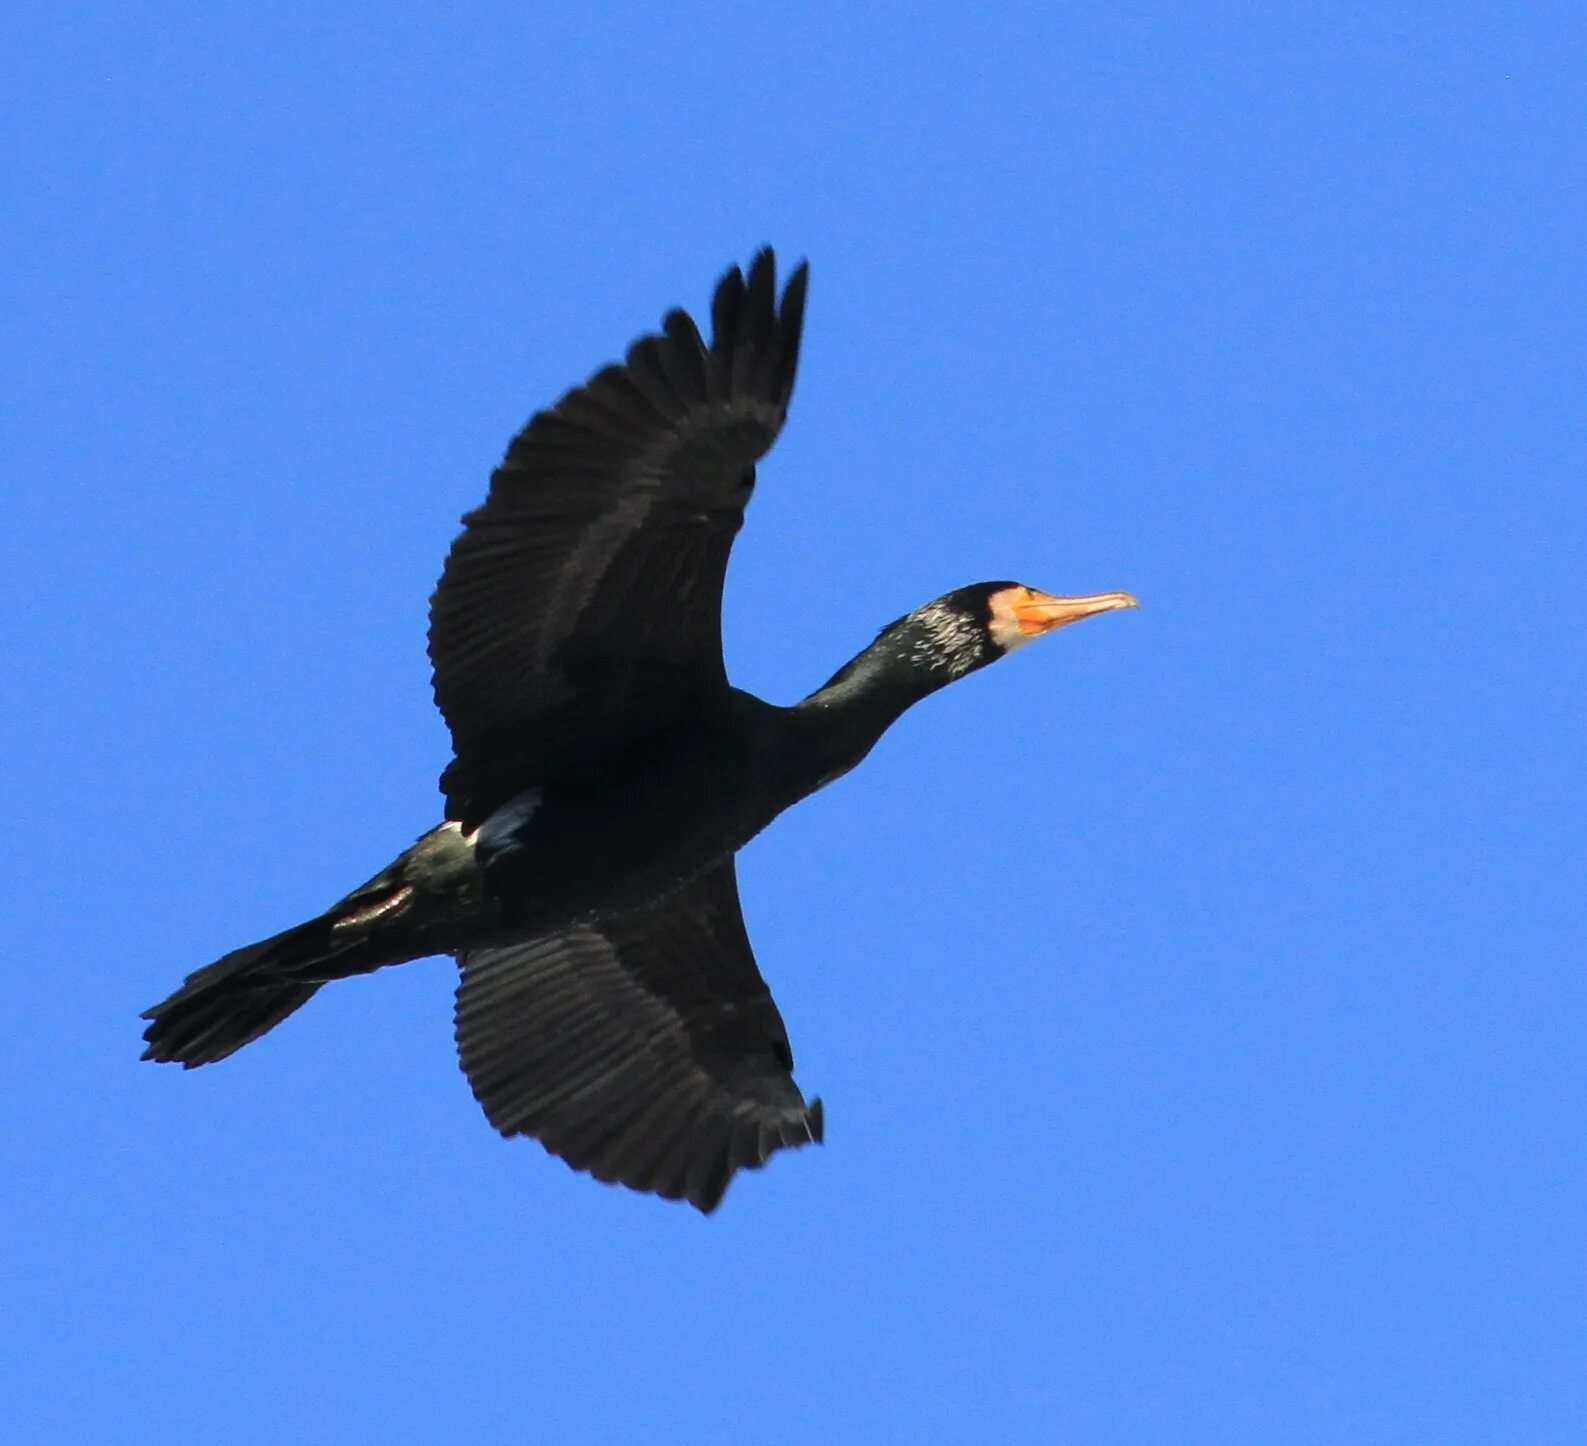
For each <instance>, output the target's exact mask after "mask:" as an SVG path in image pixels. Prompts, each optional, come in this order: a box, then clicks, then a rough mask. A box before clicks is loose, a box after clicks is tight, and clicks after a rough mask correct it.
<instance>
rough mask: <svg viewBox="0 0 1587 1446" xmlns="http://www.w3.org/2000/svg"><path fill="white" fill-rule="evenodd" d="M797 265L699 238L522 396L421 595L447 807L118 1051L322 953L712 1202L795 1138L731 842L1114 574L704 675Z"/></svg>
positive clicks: (535, 1125) (541, 1102) (640, 1163)
mask: <svg viewBox="0 0 1587 1446" xmlns="http://www.w3.org/2000/svg"><path fill="white" fill-rule="evenodd" d="M806 279H807V268H806V267H805V266H804V265H802V264H801V265H800V266H798V267H797V268H796V269H795V270H794V272H793V274H792V276H791V277H790V278H789V279H788V282H787V286H786V288H785V289H784V290H783V293H782V297H781V300H780V302H779V299H778V296H777V288H776V280H775V264H774V261H773V258H772V252H771V250H770V249H769V248H768V249H766V250H763V251H761V252H760V253H759V254H758V255H757V256H756V257H755V259H754V261H753V263H752V264H751V266H750V268H749V274H748V276H747V277H746V276H745V275H744V274H743V273H742V272H740V271H739V270H738V268H736V267H734V268H733V269H731V270H729V271H728V272H727V274H726V275H725V276H724V277H723V278H722V280H721V282H720V284H719V285H718V286H717V288H716V293H715V297H714V300H713V301H712V304H711V341H710V345H706V343H705V342H704V341H703V340H702V339H701V336H700V332H699V331H698V329H697V328H696V326H695V324H694V322H693V320H692V319H691V318H690V317H689V316H688V314H687V313H685V312H683V311H672V312H670V313H669V314H668V315H667V316H666V318H665V319H664V320H663V322H662V329H661V331H660V332H659V333H658V334H655V335H650V336H645V337H642V338H641V339H640V340H639V341H637V342H635V343H634V345H633V346H632V347H631V348H630V349H629V351H628V355H627V357H626V359H625V360H624V362H623V363H622V364H621V365H613V366H608V367H607V368H606V369H605V370H604V371H601V372H598V373H596V375H595V376H593V377H592V378H591V379H590V380H589V381H588V382H587V383H585V385H584V386H582V387H577V388H575V389H574V390H573V391H570V392H569V393H568V394H567V395H566V396H564V397H563V398H562V400H561V401H559V402H558V403H557V404H556V405H555V406H554V407H552V408H550V409H549V410H547V411H543V412H540V413H539V414H537V415H536V416H535V417H534V418H532V419H531V421H530V422H529V424H528V426H526V427H525V428H524V430H523V431H522V432H521V433H519V435H518V436H517V437H516V438H515V439H514V440H513V442H512V444H511V446H509V447H508V449H507V455H506V457H505V459H504V460H503V462H502V464H501V466H500V467H499V468H497V470H496V472H495V474H494V475H493V476H492V478H491V483H490V490H489V494H488V495H487V497H486V499H485V502H484V505H483V506H481V507H479V508H478V509H477V510H476V511H474V512H471V513H469V514H468V515H467V516H465V517H464V518H463V523H464V531H463V532H462V534H461V535H460V536H459V537H458V539H457V540H456V542H454V543H453V545H452V550H451V553H450V555H449V556H448V558H447V560H446V566H445V569H444V571H443V572H442V574H441V581H440V583H439V585H438V586H437V588H436V591H435V595H434V597H433V598H432V599H431V604H430V640H429V651H430V660H431V662H432V664H433V665H434V683H435V699H436V703H437V704H438V705H439V707H440V710H441V712H442V714H443V715H444V716H445V718H446V721H447V724H448V725H449V727H450V729H451V733H452V742H453V747H454V752H455V755H456V756H455V757H454V758H453V760H452V762H451V763H450V764H448V765H447V768H446V770H445V772H444V773H443V774H442V775H441V790H442V792H443V793H444V794H445V796H446V819H445V821H444V822H443V823H442V824H441V825H440V826H439V827H437V828H434V829H432V830H431V831H430V832H429V833H427V834H425V835H424V837H423V838H421V839H420V840H419V841H418V842H417V843H416V844H414V846H413V847H412V848H410V849H408V850H407V852H405V853H404V854H402V855H401V856H400V857H399V858H398V859H397V860H396V861H395V862H394V863H392V864H391V865H389V866H388V867H387V868H384V869H382V870H381V871H380V872H379V873H378V874H376V875H375V876H374V878H372V879H370V880H369V882H368V883H366V884H362V885H360V886H359V887H358V888H356V889H354V890H353V892H352V893H350V894H349V895H348V896H347V897H346V898H345V899H343V900H341V902H340V903H337V904H333V905H332V906H331V907H330V908H329V909H328V910H326V912H325V913H323V914H321V915H320V916H319V917H318V918H316V919H311V920H310V921H309V922H308V923H306V924H300V925H298V926H297V927H296V928H294V929H288V930H286V931H285V932H284V933H281V934H277V935H276V936H275V937H273V938H270V939H266V940H264V941H263V942H261V943H258V944H250V945H249V946H247V947H246V948H243V949H237V950H235V951H233V952H232V953H230V954H227V955H226V956H225V957H224V958H222V959H219V960H217V961H216V962H215V963H213V964H211V965H209V966H208V967H207V968H203V969H200V970H198V971H197V972H196V973H194V974H191V975H189V976H188V978H187V981H186V983H184V984H183V985H182V987H181V988H180V989H178V990H177V991H176V992H175V993H174V994H172V995H171V996H170V998H168V999H166V1000H165V1001H164V1003H162V1004H157V1005H156V1006H155V1007H154V1008H153V1009H150V1010H149V1011H148V1012H147V1013H146V1014H145V1015H144V1018H145V1019H148V1020H150V1021H152V1022H151V1023H150V1025H149V1027H148V1029H147V1030H146V1031H145V1033H144V1038H145V1039H146V1040H147V1041H148V1049H147V1050H146V1051H145V1053H144V1056H143V1057H144V1058H145V1059H152V1060H160V1061H174V1062H178V1063H180V1064H182V1065H184V1066H186V1067H188V1068H192V1067H194V1066H196V1065H202V1064H211V1063H213V1062H214V1061H216V1060H220V1059H225V1058H226V1056H227V1055H229V1054H232V1053H233V1052H234V1051H236V1050H238V1049H240V1048H242V1046H243V1045H245V1044H248V1043H249V1042H250V1041H252V1040H255V1039H257V1038H259V1036H260V1035H262V1034H264V1033H265V1032H266V1031H267V1030H270V1029H273V1028H274V1027H275V1026H276V1025H278V1024H279V1023H280V1022H281V1021H282V1020H283V1019H285V1018H286V1017H287V1016H288V1015H289V1014H291V1013H292V1012H293V1011H294V1010H296V1009H298V1008H299V1007H301V1006H302V1005H303V1004H305V1003H306V1002H307V1001H308V999H309V998H310V996H312V995H313V994H314V992H315V991H316V990H317V989H318V988H319V987H320V986H321V985H322V984H325V983H327V982H328V981H330V980H333V979H343V978H347V977H349V976H351V975H354V974H368V973H370V972H371V971H373V970H375V969H380V968H383V967H385V966H386V965H388V964H401V963H405V962H407V961H408V960H411V959H419V958H422V957H424V956H426V955H430V954H452V955H455V956H456V958H457V961H458V963H459V965H460V966H461V969H462V979H461V983H460V984H459V987H458V991H457V1009H456V1037H457V1046H458V1052H459V1056H460V1058H461V1062H462V1067H463V1070H464V1072H465V1074H466V1075H467V1076H468V1080H469V1084H470V1085H471V1086H472V1088H473V1091H474V1095H475V1097H476V1098H477V1099H478V1100H479V1102H480V1104H481V1105H482V1106H483V1107H484V1111H485V1114H486V1115H487V1117H488V1118H489V1119H490V1122H491V1124H493V1125H494V1126H495V1127H496V1128H497V1129H498V1130H499V1131H500V1132H501V1133H502V1134H503V1135H531V1136H533V1137H534V1138H536V1139H538V1140H539V1141H540V1142H541V1144H543V1145H544V1146H545V1148H546V1149H547V1150H549V1151H551V1152H552V1153H553V1154H556V1155H560V1156H561V1157H562V1158H563V1159H564V1160H566V1161H567V1163H568V1164H569V1165H571V1166H573V1168H575V1169H577V1170H585V1171H588V1172H589V1173H590V1174H592V1175H594V1176H595V1177H596V1178H597V1179H599V1180H605V1181H609V1182H619V1183H621V1184H624V1185H627V1186H629V1187H630V1188H632V1189H635V1190H643V1191H652V1192H654V1193H655V1194H657V1195H661V1196H663V1197H665V1198H667V1199H669V1200H678V1199H682V1200H687V1201H689V1202H690V1203H691V1204H693V1205H695V1206H696V1207H698V1208H699V1209H700V1210H702V1211H707V1212H709V1211H710V1210H712V1209H714V1208H715V1207H716V1205H717V1203H718V1202H719V1201H720V1200H721V1198H722V1194H723V1191H724V1190H725V1189H726V1188H727V1185H728V1182H729V1181H730V1180H731V1178H732V1176H733V1174H734V1172H735V1171H737V1170H739V1169H741V1168H744V1167H746V1166H747V1167H751V1168H754V1167H758V1166H760V1165H763V1164H764V1163H765V1162H766V1160H767V1159H768V1158H769V1157H770V1156H771V1155H772V1154H773V1153H774V1152H775V1151H776V1150H779V1149H782V1148H788V1147H794V1146H798V1145H803V1144H806V1143H809V1142H812V1141H815V1142H819V1141H820V1139H821V1137H822V1113H821V1102H820V1101H819V1100H815V1101H813V1102H811V1103H810V1104H808V1105H807V1104H806V1103H805V1100H804V1097H803V1095H801V1093H800V1092H799V1089H798V1087H797V1086H796V1085H795V1084H794V1082H793V1077H792V1070H793V1057H792V1055H791V1053H790V1052H789V1048H788V1036H787V1033H786V1031H785V1030H784V1028H783V1022H782V1019H781V1017H780V1016H779V1015H778V1013H777V1007H776V1005H775V1004H773V1003H772V999H771V995H770V993H769V992H768V990H767V988H766V985H765V983H764V981H763V980H762V979H761V976H760V973H759V971H758V970H757V969H756V967H755V959H754V955H753V954H752V952H751V950H750V943H749V939H748V937H747V935H746V934H745V931H744V920H743V916H742V915H741V913H740V911H739V901H738V887H737V883H736V881H735V877H734V871H733V856H734V854H735V853H736V852H737V851H738V850H739V849H740V848H742V847H743V846H744V845H745V844H746V843H748V842H749V840H750V839H752V838H753V837H754V836H755V835H756V834H757V833H759V832H760V831H761V829H763V828H765V827H766V825H767V824H768V823H770V822H771V821H772V820H773V819H774V818H776V817H777V815H778V814H780V813H781V812H782V811H783V810H784V809H785V808H788V807H789V806H790V805H792V804H794V803H797V802H798V801H799V800H800V799H801V798H804V797H806V796H807V795H808V794H811V793H813V792H815V790H817V789H818V788H822V787H824V786H825V785H826V784H828V783H830V782H831V781H832V780H833V779H835V778H837V777H839V776H840V775H841V774H843V773H845V772H847V771H848V770H849V769H851V768H853V767H854V765H855V764H857V763H858V762H859V761H860V760H861V759H862V758H864V757H865V755H866V754H867V753H868V752H869V751H870V749H871V747H872V745H873V744H875V742H876V741H877V739H878V738H879V737H880V736H881V735H882V733H883V732H884V731H885V730H886V729H887V728H888V727H889V726H890V725H891V724H892V723H893V722H894V721H895V720H896V719H897V718H898V717H899V716H900V714H902V713H903V712H904V710H905V709H906V708H908V707H910V706H911V705H912V704H914V703H917V702H919V701H920V700H921V699H922V698H924V697H926V696H927V695H928V694H930V693H934V692H935V691H936V690H937V689H939V688H941V687H943V686H945V685H946V684H948V683H951V682H953V681H954V680H955V679H957V678H962V677H964V676H965V674H967V673H970V672H973V671H974V670H975V669H977V668H981V667H984V666H985V665H986V664H988V663H991V662H994V661H996V660H997V659H998V658H1001V657H1002V656H1003V655H1004V654H1005V653H1008V652H1011V651H1012V650H1013V649H1014V648H1016V647H1019V646H1021V645H1022V644H1024V643H1027V642H1029V641H1030V640H1031V639H1033V638H1036V637H1039V636H1041V635H1042V634H1044V633H1049V632H1052V631H1053V630H1054V629H1056V628H1059V627H1062V626H1063V625H1065V624H1066V623H1071V622H1074V621H1075V620H1077V619H1079V618H1084V617H1090V616H1091V615H1092V614H1094V613H1100V612H1105V611H1107V610H1109V609H1112V608H1123V607H1133V606H1134V605H1135V600H1134V599H1133V598H1132V597H1130V596H1129V595H1128V594H1126V593H1122V592H1109V593H1102V594H1099V595H1096V596H1092V597H1071V598H1060V597H1050V596H1048V595H1047V594H1046V593H1042V592H1037V591H1036V590H1035V589H1033V588H1028V587H1024V586H1021V585H1019V584H1017V583H1013V582H983V583H977V584H975V585H973V586H970V587H961V588H958V589H956V590H955V591H953V592H950V593H948V594H946V595H945V596H943V597H939V598H937V599H936V600H935V601H933V602H929V603H927V604H926V605H925V606H924V607H920V608H917V609H916V610H915V611H914V612H912V613H909V614H908V615H907V616H905V617H902V618H900V619H899V620H898V621H897V622H895V623H892V624H890V625H889V626H887V627H886V628H883V629H882V631H881V633H880V635H879V636H878V637H877V639H876V641H875V642H873V643H872V644H871V645H870V646H869V647H868V648H866V649H865V650H864V651H863V652H861V653H860V654H859V655H858V656H857V657H855V658H853V659H852V660H851V661H849V662H848V663H846V664H844V666H843V667H842V668H840V669H839V670H838V671H837V673H835V674H834V675H833V677H832V678H831V679H830V680H829V681H828V682H827V683H825V684H824V685H823V686H822V687H820V688H818V689H817V690H816V691H815V692H814V693H812V694H811V695H810V696H809V697H808V698H806V699H804V701H803V702H800V703H797V704H795V705H794V706H792V707H788V708H783V707H776V706H774V705H773V704H770V703H766V702H763V701H762V700H761V699H759V698H756V697H753V696H752V695H750V694H748V693H744V692H741V691H739V690H738V689H736V688H734V687H732V686H731V685H730V684H729V683H728V681H727V675H726V672H725V670H724V668H723V663H722V640H721V628H720V611H721V600H722V582H723V576H724V574H725V572H726V568H727V558H728V552H729V550H730V549H731V547H732V545H733V538H734V536H735V534H737V532H738V530H739V527H740V526H741V525H742V523H743V520H744V507H745V504H746V503H748V501H749V499H750V495H751V493H752V492H753V490H754V486H755V464H756V463H757V462H758V461H759V460H760V458H761V457H762V456H763V455H764V454H765V453H766V451H767V450H768V449H769V448H770V447H771V445H772V443H773V442H774V441H775V440H776V437H777V434H778V432H779V431H780V430H781V428H782V425H783V419H784V417H785V415H786V413H787V408H788V399H789V396H790V394H791V393H792V391H793V385H794V369H795V365H796V363H797V361H798V357H799V338H800V331H801V326H802V322H803V316H804V304H805V285H806Z"/></svg>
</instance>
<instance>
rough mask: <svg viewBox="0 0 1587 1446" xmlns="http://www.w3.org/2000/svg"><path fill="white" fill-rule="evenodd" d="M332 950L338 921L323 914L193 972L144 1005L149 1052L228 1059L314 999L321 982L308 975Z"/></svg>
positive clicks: (175, 1058)
mask: <svg viewBox="0 0 1587 1446" xmlns="http://www.w3.org/2000/svg"><path fill="white" fill-rule="evenodd" d="M330 950H331V920H330V917H329V916H328V915H321V916H320V917H319V918H318V919H311V920H309V922H308V923H306V924H299V925H298V926H297V928H295V929H288V930H287V931H286V932H285V933H282V934H277V935H275V936H274V937H273V938H270V939H265V940H263V941H261V942H260V943H258V944H249V945H248V946H247V947H246V948H242V949H234V950H232V952H231V953H230V954H227V955H226V956H225V957H224V958H222V959H217V960H216V961H215V962H214V963H213V964H207V965H205V967H204V968H202V969H200V970H198V971H197V972H196V973H193V974H189V975H188V976H187V979H186V981H185V982H184V983H183V985H182V987H181V988H180V989H178V990H177V991H176V993H175V994H173V995H171V997H170V998H169V999H167V1000H165V1001H164V1002H163V1003H160V1004H156V1005H155V1006H154V1008H153V1009H147V1010H145V1011H144V1013H143V1017H144V1018H145V1019H147V1020H149V1021H150V1024H149V1027H148V1028H147V1029H146V1030H144V1032H143V1037H144V1039H145V1040H146V1041H147V1042H148V1046H149V1047H148V1048H147V1049H146V1050H144V1052H143V1057H144V1058H145V1059H152V1060H158V1061H160V1062H161V1063H162V1064H164V1063H177V1064H181V1065H182V1066H183V1067H184V1068H186V1069H192V1068H194V1066H196V1065H201V1064H213V1063H214V1062H215V1061H216V1060H218V1059H225V1058H226V1056H227V1055H229V1054H232V1053H234V1052H235V1051H236V1050H239V1049H241V1048H242V1047H243V1045H245V1044H250V1043H252V1042H253V1041H254V1040H256V1039H258V1038H259V1036H260V1035H261V1034H264V1033H266V1032H267V1031H268V1030H272V1029H274V1028H275V1027H276V1025H278V1024H280V1023H281V1021H282V1020H283V1019H285V1018H286V1017H287V1015H289V1014H291V1013H292V1012H293V1011H294V1010H296V1009H299V1008H301V1007H302V1006H303V1005H304V1004H307V1003H308V1001H309V1000H310V999H311V998H313V996H314V992H315V990H317V989H318V988H319V987H320V984H319V982H312V983H311V982H305V981H304V980H303V978H302V977H301V976H302V975H303V974H305V973H309V974H312V973H313V970H314V966H315V965H316V964H317V963H320V962H323V961H324V960H325V959H326V958H327V957H328V955H329V953H330ZM294 975H297V976H298V977H296V978H295V977H293V976H294Z"/></svg>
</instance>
